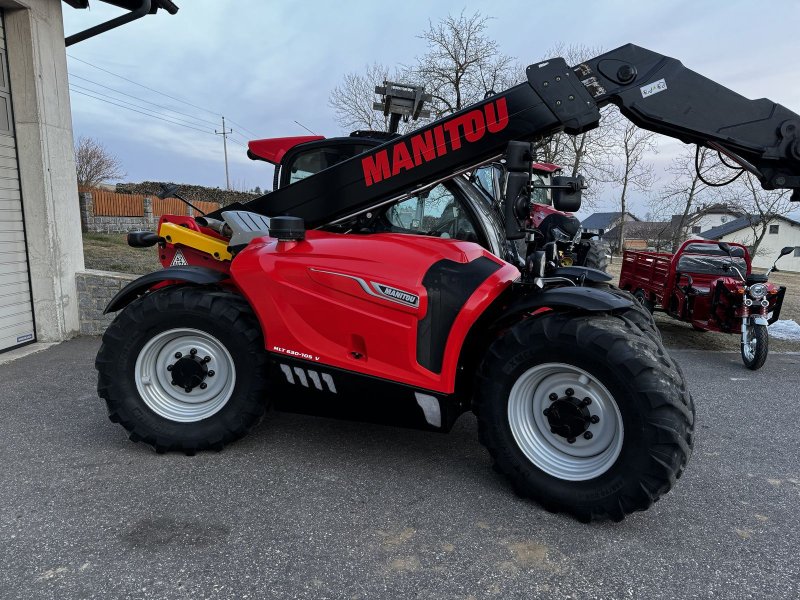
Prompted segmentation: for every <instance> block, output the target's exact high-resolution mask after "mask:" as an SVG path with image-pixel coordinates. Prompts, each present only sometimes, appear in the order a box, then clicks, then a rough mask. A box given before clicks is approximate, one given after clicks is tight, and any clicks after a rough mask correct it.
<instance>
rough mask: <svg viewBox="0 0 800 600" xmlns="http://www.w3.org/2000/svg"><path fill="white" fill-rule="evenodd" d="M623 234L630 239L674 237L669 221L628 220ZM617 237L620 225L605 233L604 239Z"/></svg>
mask: <svg viewBox="0 0 800 600" xmlns="http://www.w3.org/2000/svg"><path fill="white" fill-rule="evenodd" d="M623 234H624V236H625V238H627V239H629V240H630V239H636V240H658V239H661V240H667V239H670V238H671V237H672V226H671V224H670V223H669V222H667V221H627V222H626V223H625V229H624V231H623ZM617 237H619V225H617V226H616V227H614V228H613V229H609V230H608V231H606V232H605V233H604V234H603V239H604V240H615V239H617Z"/></svg>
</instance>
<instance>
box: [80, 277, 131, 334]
mask: <svg viewBox="0 0 800 600" xmlns="http://www.w3.org/2000/svg"><path fill="white" fill-rule="evenodd" d="M76 278H77V283H78V306H79V307H80V320H81V328H80V332H81V334H82V335H101V334H102V333H103V332H104V331H105V330H106V328H107V327H108V326H109V325H110V324H111V321H113V320H114V317H115V316H116V313H115V314H110V315H104V314H103V310H105V308H106V306H108V303H109V302H110V301H111V299H112V298H113V297H114V296H115V295H116V293H117V292H118V291H120V290H121V289H122V288H123V287H125V286H126V285H127V284H128V283H130V282H131V281H133V280H134V279H136V278H137V275H128V274H127V273H112V272H111V271H95V270H91V269H87V270H86V271H83V272H81V273H78V274H77V276H76Z"/></svg>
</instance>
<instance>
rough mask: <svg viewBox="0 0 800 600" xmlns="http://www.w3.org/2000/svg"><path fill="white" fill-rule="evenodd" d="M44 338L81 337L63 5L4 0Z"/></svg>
mask: <svg viewBox="0 0 800 600" xmlns="http://www.w3.org/2000/svg"><path fill="white" fill-rule="evenodd" d="M0 7H2V8H4V9H5V23H6V38H7V45H8V66H9V71H10V79H11V93H12V98H13V107H14V124H15V129H16V135H17V147H18V149H19V163H20V184H21V189H22V205H23V210H24V213H25V230H26V234H27V243H28V258H29V262H30V269H31V283H32V292H33V305H34V316H35V319H36V333H37V337H38V339H39V341H57V340H63V339H66V338H68V337H70V336H72V335H74V334H76V333H77V332H78V328H79V320H78V319H79V317H78V295H77V287H76V282H75V274H76V273H77V272H78V271H80V270H82V269H83V245H82V241H81V226H80V217H79V212H78V188H77V183H76V181H75V162H74V158H73V137H72V116H71V112H70V100H69V90H68V87H67V58H66V53H65V48H64V26H63V22H62V17H61V1H60V0H24V1H23V0H20V1H18V2H12V1H10V0H0Z"/></svg>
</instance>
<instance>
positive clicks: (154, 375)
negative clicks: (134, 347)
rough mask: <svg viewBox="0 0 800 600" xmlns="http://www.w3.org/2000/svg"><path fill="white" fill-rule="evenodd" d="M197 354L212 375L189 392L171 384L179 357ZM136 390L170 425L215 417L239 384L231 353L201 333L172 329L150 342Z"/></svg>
mask: <svg viewBox="0 0 800 600" xmlns="http://www.w3.org/2000/svg"><path fill="white" fill-rule="evenodd" d="M192 350H196V351H197V352H196V354H197V355H198V356H199V357H202V358H205V357H208V359H209V360H208V361H207V362H206V363H205V364H206V367H207V369H208V372H209V374H210V373H211V372H212V371H213V375H212V376H207V377H206V378H205V379H204V380H203V383H204V384H205V385H206V387H205V389H201V388H200V387H199V386H198V387H195V388H194V389H192V390H191V391H189V392H187V391H186V390H185V389H184V388H181V387H179V386H176V385H173V384H172V375H171V373H170V370H169V369H170V368H171V366H172V365H174V364H175V362H176V361H177V360H178V359H177V358H176V354H178V353H180V354H181V355H182V356H190V353H191V351H192ZM135 376H136V389H137V390H138V392H139V395H140V396H141V398H142V400H143V401H144V403H145V404H146V405H147V406H148V408H150V410H152V411H153V412H154V413H156V414H157V415H159V416H160V417H164V418H165V419H169V420H170V421H176V422H178V423H193V422H196V421H201V420H203V419H207V418H208V417H210V416H212V415H214V414H216V413H217V412H219V410H220V409H222V407H223V406H225V404H226V403H227V402H228V400H229V399H230V397H231V394H232V393H233V388H234V385H235V384H236V369H235V368H234V365H233V359H232V358H231V355H230V353H229V352H228V350H227V349H226V348H225V346H223V345H222V343H221V342H220V341H219V340H218V339H217V338H215V337H214V336H212V335H210V334H208V333H206V332H205V331H200V330H198V329H188V328H181V329H170V330H169V331H164V332H162V333H160V334H158V335H157V336H156V337H154V338H153V339H151V340H150V341H149V342H147V344H145V346H144V348H142V350H141V352H139V356H138V358H137V359H136V366H135Z"/></svg>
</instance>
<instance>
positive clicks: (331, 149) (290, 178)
mask: <svg viewBox="0 0 800 600" xmlns="http://www.w3.org/2000/svg"><path fill="white" fill-rule="evenodd" d="M371 148H372V146H366V145H363V144H339V145H335V146H327V147H325V148H314V149H311V150H307V151H305V152H301V153H299V154H298V155H297V156H295V157H294V158H293V159H292V160H291V162H289V163H288V164H286V165H285V166H284V167H283V168H282V172H281V184H282V185H289V184H292V183H295V182H297V181H300V180H301V179H305V178H306V177H309V176H311V175H315V174H317V173H319V172H320V171H322V170H324V169H327V168H328V167H332V166H333V165H335V164H337V163H340V162H342V161H343V160H347V159H348V158H353V157H354V156H356V155H358V154H361V153H362V152H366V151H367V150H370V149H371Z"/></svg>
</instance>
